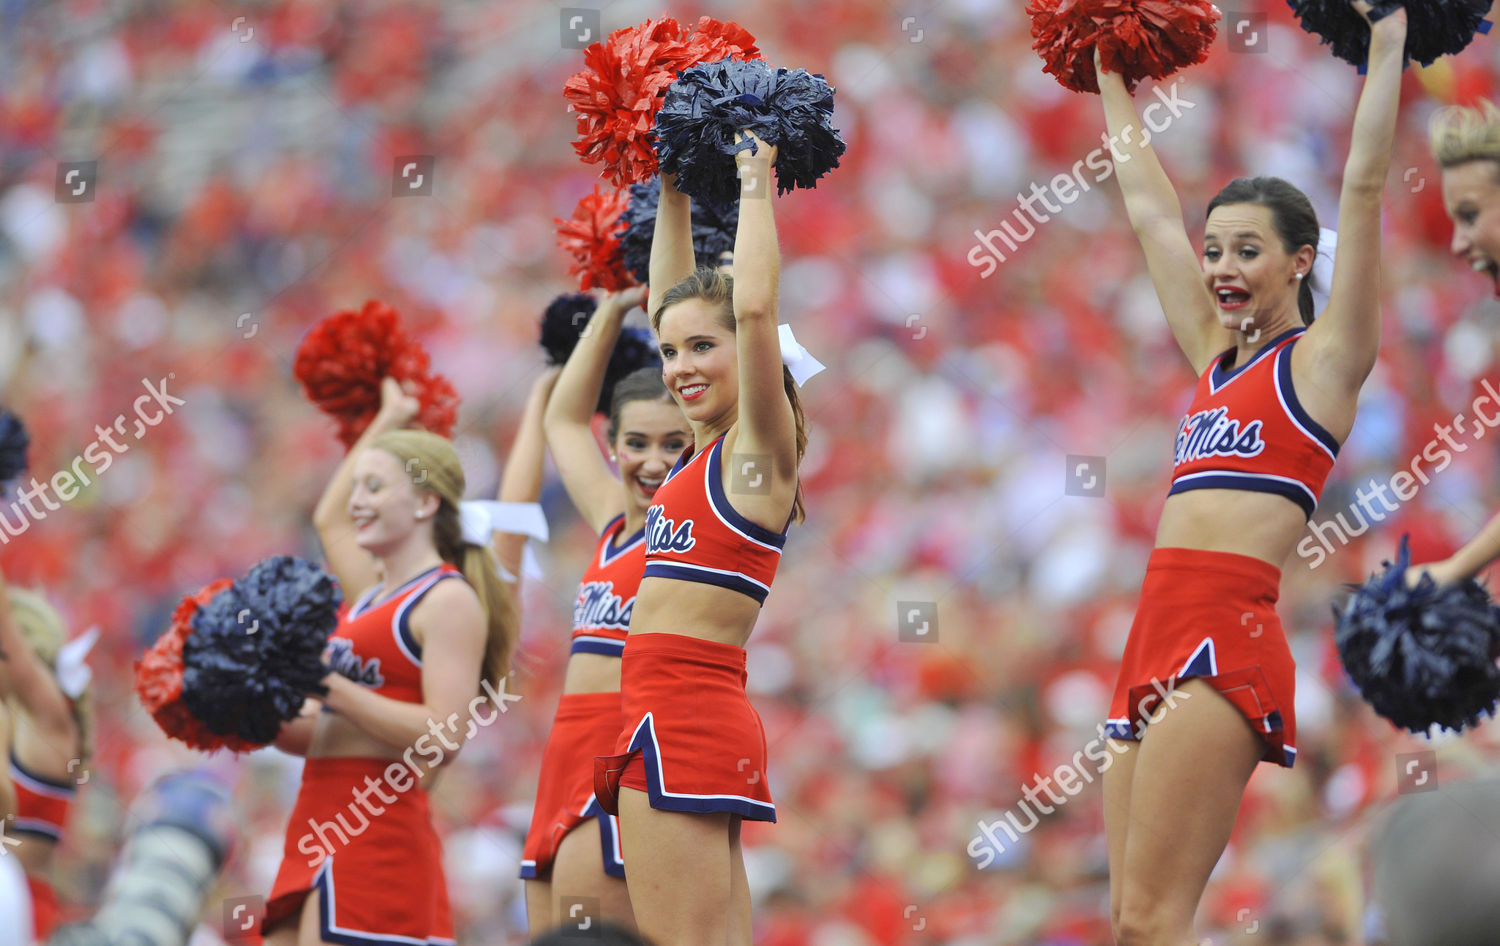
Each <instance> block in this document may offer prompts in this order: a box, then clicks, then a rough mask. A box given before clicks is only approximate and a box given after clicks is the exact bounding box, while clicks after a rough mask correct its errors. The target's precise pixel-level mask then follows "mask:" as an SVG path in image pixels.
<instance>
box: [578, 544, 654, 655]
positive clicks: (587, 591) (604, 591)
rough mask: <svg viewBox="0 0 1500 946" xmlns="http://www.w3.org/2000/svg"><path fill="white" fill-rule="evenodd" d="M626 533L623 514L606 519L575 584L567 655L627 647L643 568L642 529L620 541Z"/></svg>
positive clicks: (612, 651)
mask: <svg viewBox="0 0 1500 946" xmlns="http://www.w3.org/2000/svg"><path fill="white" fill-rule="evenodd" d="M624 531H625V517H624V516H623V515H621V516H616V517H615V518H613V519H611V520H610V522H609V525H607V526H605V527H604V533H603V534H602V535H600V536H599V546H598V547H597V548H596V549H594V557H593V559H592V560H591V561H590V562H589V567H588V570H587V571H585V572H584V573H583V578H582V580H580V581H579V583H578V598H577V600H575V601H574V602H573V648H572V651H571V653H575V654H604V655H605V656H608V657H618V656H620V654H621V653H623V652H624V650H625V638H626V636H627V635H628V634H629V633H630V612H631V611H632V610H633V609H634V608H635V593H636V591H637V589H639V588H640V586H641V573H642V572H643V571H644V570H645V568H646V530H645V529H641V530H639V531H637V532H636V533H635V534H634V535H632V536H629V537H628V538H625V539H623V540H620V535H621V533H623V532H624ZM616 540H619V543H618V544H616Z"/></svg>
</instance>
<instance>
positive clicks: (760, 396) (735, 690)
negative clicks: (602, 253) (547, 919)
mask: <svg viewBox="0 0 1500 946" xmlns="http://www.w3.org/2000/svg"><path fill="white" fill-rule="evenodd" d="M756 143H757V146H758V148H759V149H760V150H759V153H758V155H756V156H752V155H751V154H750V153H749V152H748V151H746V152H742V153H740V154H739V155H738V156H737V157H736V161H737V163H738V164H739V167H740V171H741V174H742V175H746V174H748V175H757V174H758V176H759V179H760V180H762V181H764V180H765V179H766V174H767V168H768V167H769V166H770V165H771V164H774V162H775V152H776V149H775V148H772V147H770V146H768V145H766V144H765V143H764V142H760V141H758V140H757V142H756ZM762 162H769V163H762ZM757 166H759V170H758V171H757V170H756V167H757ZM765 190H766V193H765V195H764V196H758V197H754V198H743V199H741V201H740V207H739V225H738V228H737V231H736V235H735V245H734V260H735V276H734V277H733V278H731V277H728V276H725V275H722V274H720V273H719V272H716V271H714V270H712V269H707V268H704V269H699V270H697V271H696V272H694V271H693V268H692V267H693V259H692V249H691V247H692V241H691V239H690V236H689V231H688V226H689V224H688V220H689V214H688V208H687V203H688V201H687V199H686V198H684V197H683V196H682V195H681V194H679V193H678V192H677V190H676V188H675V186H674V184H673V182H672V181H671V180H669V179H667V178H666V177H665V176H664V178H663V183H662V195H661V205H660V210H659V212H658V213H659V216H658V222H657V226H658V234H657V237H656V241H655V242H654V243H653V246H652V259H651V273H650V276H651V279H650V283H651V285H653V286H671V288H670V289H669V290H667V291H666V292H661V293H657V292H653V293H652V294H651V323H652V327H653V328H654V329H655V330H656V334H657V338H658V340H659V344H660V349H661V353H662V360H663V375H664V380H665V381H666V384H667V388H668V389H669V390H670V391H671V392H672V396H673V398H674V399H675V400H676V401H677V403H678V404H679V405H680V406H681V408H682V411H683V413H684V414H685V415H686V417H687V419H688V422H689V424H690V426H691V428H692V431H693V440H694V444H695V448H694V450H693V451H691V452H690V453H684V454H683V456H682V458H681V459H679V460H678V461H677V464H676V466H675V467H674V468H673V470H672V472H671V473H670V474H669V475H668V477H667V481H666V483H664V484H663V485H662V487H661V488H660V490H658V492H657V494H656V496H655V497H654V499H653V501H652V504H651V506H650V508H649V509H648V510H647V514H646V569H645V577H644V578H643V579H642V580H641V586H640V591H639V593H638V594H637V597H636V604H635V610H634V612H633V614H632V615H631V621H630V635H629V637H628V639H627V640H626V643H625V651H624V658H623V661H622V664H621V679H620V702H621V709H622V712H623V715H624V722H625V725H624V727H623V729H622V731H621V735H620V740H619V742H618V744H617V746H616V750H615V751H616V755H615V756H613V757H611V758H607V759H601V760H600V761H599V764H598V765H597V767H596V770H595V788H596V791H597V792H598V794H599V799H600V802H601V804H602V805H603V807H604V809H605V810H606V811H615V810H618V813H619V815H620V831H621V837H622V839H623V847H624V852H625V863H626V864H627V865H629V871H628V873H627V875H626V879H627V883H628V885H629V889H630V902H631V906H632V907H633V908H634V911H635V919H636V923H637V924H638V926H639V928H640V930H641V932H642V933H643V934H644V935H645V936H647V937H648V938H650V939H652V940H654V941H655V942H657V943H658V944H659V946H702V944H704V943H724V942H728V943H731V944H738V946H748V944H749V943H750V929H751V926H750V892H749V887H748V885H747V883H746V879H745V866H744V858H743V856H742V854H741V850H740V823H741V821H742V820H743V819H745V818H750V819H753V820H759V821H774V820H775V819H776V808H775V804H774V803H773V802H772V799H771V793H770V791H769V788H768V786H767V781H768V779H767V772H766V742H765V733H764V730H763V729H762V727H761V723H760V717H759V716H758V715H757V714H756V712H755V710H754V709H753V708H752V707H751V706H750V703H749V700H748V699H747V698H746V695H745V651H744V647H745V643H746V641H747V640H748V638H749V636H750V632H751V630H752V629H753V628H754V626H755V620H756V617H757V615H758V614H759V613H760V608H761V604H762V602H763V601H764V600H765V598H766V595H767V594H768V593H769V591H770V586H771V582H772V579H773V578H774V577H775V573H776V566H777V564H778V560H779V558H780V555H781V549H782V546H783V544H784V543H785V541H786V534H787V529H788V528H789V527H790V525H791V522H792V520H793V519H800V518H801V516H802V498H801V493H800V489H799V486H798V482H797V467H798V465H799V463H800V462H801V459H802V453H803V449H804V447H805V444H806V435H805V433H804V422H803V416H802V411H801V407H800V404H799V401H798V397H797V389H796V382H795V381H794V380H793V379H792V375H791V373H790V371H789V370H788V369H787V368H786V367H785V366H784V364H783V359H782V349H781V346H780V342H779V336H778V329H777V324H776V311H777V286H778V279H779V277H778V268H779V258H778V252H777V246H776V225H775V219H774V216H773V204H774V200H775V198H774V197H773V196H771V194H770V191H771V190H772V188H766V189H765ZM673 207H676V208H677V210H676V211H675V212H674V211H673V210H672V209H671V208H673ZM669 213H671V217H667V215H668V214H669ZM663 218H666V219H663ZM663 228H667V229H668V230H670V233H668V234H663V232H662V231H663ZM664 237H666V238H664ZM684 275H685V276H686V278H681V277H682V276H684ZM679 280H680V281H679ZM789 347H792V346H790V345H789ZM799 351H800V350H799Z"/></svg>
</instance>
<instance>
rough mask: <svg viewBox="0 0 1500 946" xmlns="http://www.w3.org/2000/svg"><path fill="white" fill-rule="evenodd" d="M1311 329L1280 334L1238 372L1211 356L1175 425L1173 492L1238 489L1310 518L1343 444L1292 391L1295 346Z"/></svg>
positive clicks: (1222, 357) (1222, 358)
mask: <svg viewBox="0 0 1500 946" xmlns="http://www.w3.org/2000/svg"><path fill="white" fill-rule="evenodd" d="M1305 331H1306V329H1303V328H1298V329H1293V330H1291V331H1289V332H1286V333H1284V334H1282V335H1278V336H1277V337H1276V338H1274V339H1272V340H1271V341H1270V342H1268V343H1266V346H1265V347H1264V348H1262V349H1261V350H1260V351H1259V352H1257V353H1256V354H1255V355H1254V356H1253V357H1252V358H1251V359H1250V360H1249V361H1247V362H1245V363H1244V364H1243V365H1240V366H1239V367H1238V368H1234V369H1230V370H1226V369H1225V368H1224V363H1225V361H1226V360H1227V358H1228V357H1229V356H1230V355H1231V354H1233V350H1230V351H1228V352H1225V353H1224V354H1223V355H1220V356H1219V357H1218V358H1215V359H1214V362H1213V365H1212V366H1210V368H1209V370H1207V371H1205V372H1203V376H1202V377H1201V378H1199V379H1198V388H1197V390H1196V391H1195V392H1194V394H1193V403H1192V405H1191V406H1190V407H1189V408H1188V412H1187V416H1186V417H1184V418H1183V419H1182V423H1181V424H1179V425H1178V427H1177V456H1176V465H1175V466H1174V468H1173V470H1172V488H1171V490H1169V491H1168V495H1175V494H1177V493H1183V492H1186V491H1188V490H1193V489H1240V490H1249V491H1251V492H1257V493H1275V494H1276V495H1278V496H1285V497H1286V498H1287V499H1290V500H1291V501H1292V502H1294V503H1296V504H1297V505H1298V506H1300V507H1302V511H1303V513H1304V514H1306V516H1307V518H1309V519H1311V518H1312V514H1313V510H1314V509H1315V508H1316V507H1317V504H1318V497H1319V496H1320V495H1321V494H1322V492H1323V484H1324V483H1325V482H1326V481H1327V480H1328V472H1329V471H1330V470H1332V469H1333V461H1334V459H1335V458H1337V457H1338V455H1339V444H1338V441H1337V440H1335V439H1333V435H1332V434H1330V433H1329V432H1328V431H1326V430H1324V429H1323V427H1322V426H1320V425H1319V424H1318V422H1317V421H1315V420H1313V419H1312V418H1311V417H1309V416H1308V413H1307V411H1306V410H1304V409H1303V407H1302V403H1301V402H1300V401H1298V400H1297V392H1296V391H1294V390H1293V389H1292V349H1293V347H1294V346H1295V345H1296V342H1297V339H1299V338H1301V337H1302V334H1303V332H1305Z"/></svg>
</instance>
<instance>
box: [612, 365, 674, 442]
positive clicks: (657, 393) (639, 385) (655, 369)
mask: <svg viewBox="0 0 1500 946" xmlns="http://www.w3.org/2000/svg"><path fill="white" fill-rule="evenodd" d="M632 401H661V402H662V403H664V404H670V405H672V406H673V407H676V406H677V402H676V401H674V400H672V392H671V391H668V390H667V385H666V383H665V382H663V381H662V379H661V366H660V365H645V366H643V367H640V368H637V369H635V370H634V371H632V372H630V374H627V375H626V376H625V377H623V378H621V379H620V380H619V381H617V382H615V389H614V392H613V393H612V394H610V397H609V442H610V443H614V442H615V438H616V437H618V436H619V435H620V415H621V412H623V411H624V410H625V405H626V404H629V403H631V402H632Z"/></svg>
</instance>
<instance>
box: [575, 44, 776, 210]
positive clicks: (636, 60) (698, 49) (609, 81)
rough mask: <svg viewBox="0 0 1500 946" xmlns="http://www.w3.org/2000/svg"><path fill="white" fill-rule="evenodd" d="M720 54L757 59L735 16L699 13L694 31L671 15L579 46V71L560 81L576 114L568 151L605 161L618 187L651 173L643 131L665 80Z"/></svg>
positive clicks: (653, 114) (651, 161)
mask: <svg viewBox="0 0 1500 946" xmlns="http://www.w3.org/2000/svg"><path fill="white" fill-rule="evenodd" d="M725 56H734V57H735V58H737V59H741V60H745V59H758V58H760V50H758V49H757V48H756V47H755V37H754V36H751V35H750V33H749V31H747V30H746V29H744V28H743V27H741V26H740V25H739V24H737V23H721V22H719V21H718V20H715V19H712V18H710V17H706V16H705V17H702V18H701V19H699V20H698V25H697V26H696V27H695V28H694V30H693V31H691V32H689V31H687V30H684V29H683V28H682V27H681V26H679V25H678V23H677V21H676V20H674V19H673V18H671V17H663V18H662V19H660V20H647V21H646V22H645V23H642V24H641V25H640V26H632V27H629V28H627V29H622V30H615V31H614V32H613V33H611V34H609V36H608V37H607V38H606V39H605V40H604V41H603V42H598V43H594V44H593V45H591V46H590V47H589V48H588V49H586V50H584V53H583V62H584V67H585V68H584V69H583V71H582V72H579V73H577V74H575V75H574V76H573V77H572V78H570V79H568V81H567V82H566V83H565V84H564V85H563V97H564V98H565V99H567V100H568V110H569V111H571V112H576V113H577V115H578V140H577V141H576V142H574V143H573V150H575V151H577V152H578V156H579V157H581V158H582V159H583V162H584V163H585V164H603V165H604V171H603V176H604V177H605V178H606V179H607V180H608V181H609V182H610V183H612V184H614V185H615V186H616V187H624V186H625V185H627V184H644V183H646V182H647V181H649V180H651V178H653V177H655V176H656V173H657V166H656V152H655V151H654V150H653V149H652V147H651V142H650V141H649V140H648V136H649V135H650V133H651V126H652V123H653V122H654V121H655V120H656V112H657V109H659V108H660V107H661V101H662V96H663V94H664V93H665V92H666V89H667V86H669V85H671V84H672V83H673V82H674V81H676V79H677V73H679V72H681V71H682V70H684V69H687V68H690V67H692V66H696V65H698V64H699V63H701V62H716V61H718V60H720V59H723V58H724V57H725Z"/></svg>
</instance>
